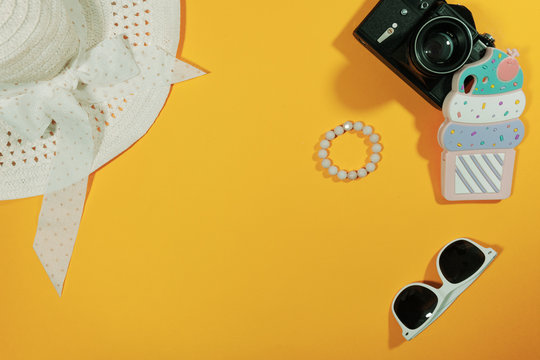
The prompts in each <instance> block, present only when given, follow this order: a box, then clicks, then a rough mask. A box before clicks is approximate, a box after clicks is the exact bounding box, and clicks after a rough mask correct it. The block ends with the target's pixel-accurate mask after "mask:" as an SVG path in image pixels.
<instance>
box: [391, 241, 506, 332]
mask: <svg viewBox="0 0 540 360" xmlns="http://www.w3.org/2000/svg"><path fill="white" fill-rule="evenodd" d="M461 240H464V241H468V242H469V243H471V244H473V245H474V246H476V247H477V248H478V249H479V250H480V251H482V253H483V254H484V257H485V258H484V263H483V264H482V266H480V267H479V268H478V270H476V272H475V273H474V274H472V275H471V276H470V277H468V278H467V279H465V280H463V281H462V282H460V283H457V284H453V283H451V282H450V281H448V280H447V279H446V278H445V277H444V275H443V273H442V271H441V268H440V263H439V261H440V257H441V254H442V253H443V251H444V250H445V249H446V248H447V247H448V246H450V245H452V244H453V243H455V242H457V241H461ZM496 256H497V252H496V251H495V250H493V249H492V248H485V247H483V246H480V245H478V244H477V243H475V242H474V241H472V240H471V239H467V238H459V239H455V240H453V241H451V242H449V243H448V244H446V245H445V246H444V247H443V248H442V249H441V250H440V251H439V254H438V255H437V272H438V273H439V278H440V279H441V281H442V286H441V287H440V288H435V287H433V286H430V285H428V284H424V283H420V282H415V283H411V284H408V285H406V286H404V287H402V288H401V289H400V290H399V291H398V293H397V294H396V296H395V297H394V300H393V301H392V313H393V314H394V317H395V318H396V320H397V322H398V324H399V326H400V327H401V329H402V335H403V337H404V338H405V339H406V340H411V339H413V338H414V337H415V336H416V335H418V334H419V333H421V332H422V331H423V330H424V329H425V328H427V327H428V326H429V325H430V324H431V323H433V321H435V320H436V319H437V318H438V317H439V316H441V314H442V313H444V311H445V310H446V309H447V308H448V307H449V306H450V305H451V304H452V303H453V302H454V301H455V300H456V299H457V297H458V296H459V295H461V293H462V292H464V291H465V290H466V289H467V288H468V287H469V286H470V285H471V284H472V283H473V282H474V281H475V280H476V279H477V278H478V277H479V276H480V274H482V272H483V271H484V270H485V269H486V268H487V267H488V265H489V264H490V263H491V262H492V261H493V259H495V257H496ZM414 285H417V286H422V287H424V288H427V289H429V290H431V291H432V292H433V293H434V294H435V295H436V296H437V306H436V307H435V309H434V310H433V314H432V315H431V316H430V317H429V319H428V320H426V321H425V322H424V323H423V324H422V325H420V326H419V327H418V328H416V329H409V328H408V327H407V326H405V325H404V324H403V323H402V322H401V320H400V319H399V317H398V316H397V314H396V312H395V310H394V304H395V302H396V299H397V298H398V296H399V295H400V294H401V293H402V292H403V290H405V289H407V288H409V287H411V286H414Z"/></svg>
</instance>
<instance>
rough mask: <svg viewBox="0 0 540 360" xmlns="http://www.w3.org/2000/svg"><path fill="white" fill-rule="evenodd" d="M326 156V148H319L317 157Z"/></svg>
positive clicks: (322, 157)
mask: <svg viewBox="0 0 540 360" xmlns="http://www.w3.org/2000/svg"><path fill="white" fill-rule="evenodd" d="M327 156H328V151H326V150H324V149H322V150H319V157H320V158H321V159H324V158H326V157H327Z"/></svg>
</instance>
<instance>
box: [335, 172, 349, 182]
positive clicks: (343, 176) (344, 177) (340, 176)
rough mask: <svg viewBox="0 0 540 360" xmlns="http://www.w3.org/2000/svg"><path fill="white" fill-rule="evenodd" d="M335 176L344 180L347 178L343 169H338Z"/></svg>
mask: <svg viewBox="0 0 540 360" xmlns="http://www.w3.org/2000/svg"><path fill="white" fill-rule="evenodd" d="M337 177H338V179H339V180H345V179H346V178H347V172H346V171H345V170H339V172H338V173H337Z"/></svg>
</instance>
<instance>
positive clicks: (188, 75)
mask: <svg viewBox="0 0 540 360" xmlns="http://www.w3.org/2000/svg"><path fill="white" fill-rule="evenodd" d="M202 75H206V73H205V72H204V71H202V70H199V69H197V68H196V67H194V66H192V65H190V64H188V63H186V62H183V61H182V60H178V59H175V62H174V65H173V76H172V78H171V80H172V83H173V84H176V83H179V82H182V81H186V80H190V79H193V78H196V77H199V76H202Z"/></svg>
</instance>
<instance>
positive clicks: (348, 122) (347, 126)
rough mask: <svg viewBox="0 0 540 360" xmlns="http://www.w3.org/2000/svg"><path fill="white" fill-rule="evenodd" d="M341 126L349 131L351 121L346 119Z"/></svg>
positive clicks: (351, 124) (351, 127)
mask: <svg viewBox="0 0 540 360" xmlns="http://www.w3.org/2000/svg"><path fill="white" fill-rule="evenodd" d="M343 128H344V129H345V131H351V130H352V129H353V123H352V122H351V121H347V122H346V123H345V124H343Z"/></svg>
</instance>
